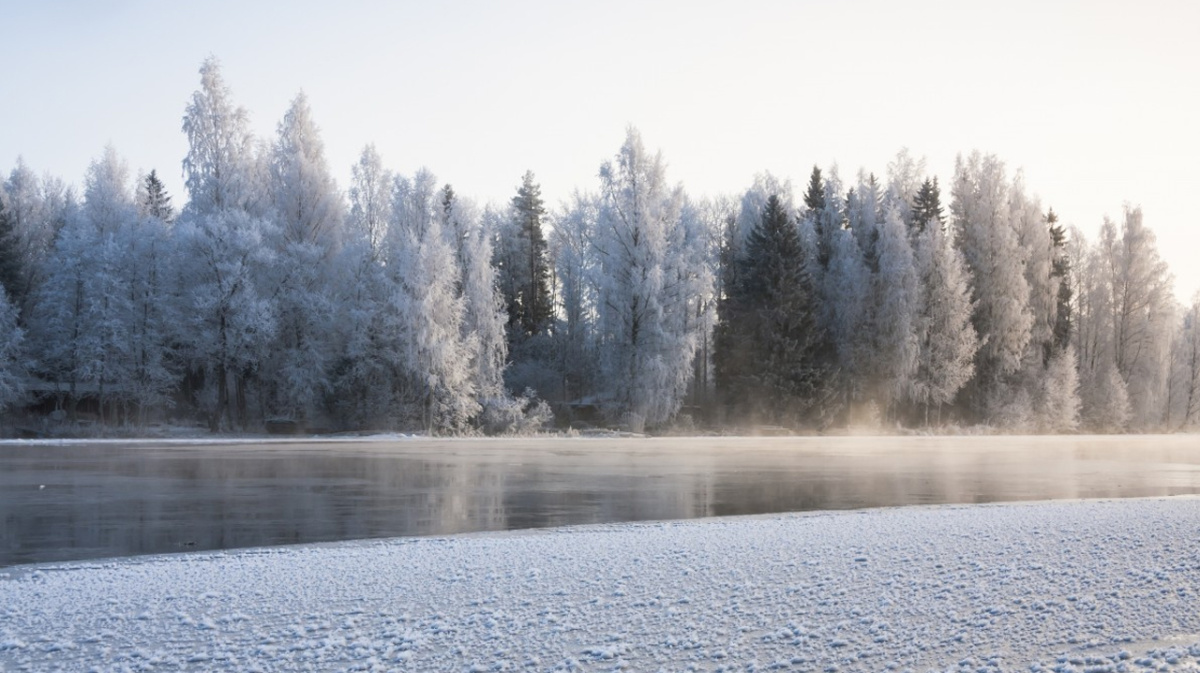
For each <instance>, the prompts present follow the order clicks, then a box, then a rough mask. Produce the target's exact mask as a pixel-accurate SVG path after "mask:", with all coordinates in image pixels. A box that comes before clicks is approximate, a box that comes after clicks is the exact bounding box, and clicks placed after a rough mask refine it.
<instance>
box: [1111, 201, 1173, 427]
mask: <svg viewBox="0 0 1200 673" xmlns="http://www.w3.org/2000/svg"><path fill="white" fill-rule="evenodd" d="M1099 246H1100V251H1101V256H1102V259H1103V263H1104V265H1105V267H1106V269H1107V270H1108V273H1107V280H1108V283H1109V292H1110V293H1111V300H1110V304H1109V305H1110V307H1111V310H1112V324H1111V329H1112V330H1113V338H1112V343H1113V357H1114V359H1115V363H1116V367H1117V371H1118V372H1120V374H1121V378H1122V379H1123V380H1124V381H1125V385H1126V387H1127V388H1128V390H1129V398H1130V402H1131V403H1132V405H1133V406H1132V409H1131V413H1132V416H1131V420H1132V422H1133V423H1134V424H1135V425H1136V426H1137V427H1139V428H1143V429H1148V428H1153V427H1157V426H1159V425H1160V424H1161V423H1162V422H1163V420H1164V418H1163V404H1164V402H1165V398H1166V379H1167V363H1168V351H1169V334H1170V329H1171V325H1172V323H1173V316H1174V307H1173V302H1172V297H1171V285H1172V282H1173V279H1172V277H1171V275H1170V272H1169V270H1168V269H1167V265H1166V263H1165V262H1163V261H1162V259H1161V258H1160V257H1159V255H1158V249H1157V246H1156V242H1155V237H1154V232H1152V231H1151V230H1150V229H1149V228H1147V227H1146V226H1145V224H1144V223H1143V222H1142V211H1141V209H1140V208H1126V210H1125V217H1124V220H1123V223H1122V226H1121V230H1120V233H1119V234H1118V233H1117V230H1116V226H1115V225H1113V223H1112V222H1106V223H1105V226H1104V227H1102V228H1101V233H1100V241H1099Z"/></svg>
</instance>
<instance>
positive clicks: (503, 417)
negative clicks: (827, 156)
mask: <svg viewBox="0 0 1200 673" xmlns="http://www.w3.org/2000/svg"><path fill="white" fill-rule="evenodd" d="M200 75H201V80H200V88H199V89H198V90H197V91H196V92H195V93H194V94H193V96H192V98H191V100H189V101H188V102H187V105H186V108H185V111H184V116H183V125H182V127H183V131H184V133H185V134H186V136H187V139H188V148H189V149H188V153H187V155H186V157H185V158H184V160H183V176H184V185H185V189H186V191H187V200H186V202H185V203H184V204H183V206H182V208H179V209H178V210H177V209H176V208H175V207H174V205H173V204H172V198H171V197H170V195H168V194H167V192H166V190H165V188H164V186H163V183H162V181H161V180H160V179H159V178H158V175H157V173H156V172H155V171H151V172H150V173H149V174H148V175H142V176H138V177H137V178H136V179H134V178H132V177H131V175H130V171H129V169H128V167H127V164H126V163H125V162H124V161H123V160H122V159H121V158H120V157H119V156H118V154H117V153H116V151H115V150H114V149H113V148H111V147H109V148H107V149H106V150H105V152H104V153H103V155H102V156H101V157H99V158H98V159H96V160H95V161H94V162H93V163H92V164H91V165H90V166H89V168H88V170H87V173H86V176H85V179H84V185H83V189H82V193H81V194H78V193H76V192H75V190H74V189H73V188H71V187H68V186H67V185H66V184H65V183H64V182H63V181H62V180H60V179H57V178H54V177H38V176H37V175H36V174H35V173H34V172H33V171H32V169H30V168H29V167H28V166H27V165H26V164H25V163H24V161H23V160H20V159H18V161H17V165H16V167H15V168H13V169H12V171H11V173H10V174H9V176H8V178H7V180H5V181H4V182H3V184H2V186H0V187H2V188H0V284H2V286H3V294H2V296H0V405H3V408H4V409H5V410H7V411H8V412H9V413H10V414H13V415H21V414H24V415H26V416H28V415H31V414H34V415H36V414H44V415H50V416H51V417H54V418H57V419H65V420H67V421H70V420H74V419H76V418H79V417H81V416H83V415H88V416H89V417H96V418H98V419H99V420H101V421H103V422H105V423H111V424H126V425H134V426H136V425H142V424H145V423H148V422H161V421H169V420H192V421H201V422H203V423H205V424H206V425H207V426H208V427H209V428H210V429H212V430H214V431H230V430H256V429H261V428H262V427H263V426H264V424H268V423H271V422H273V421H281V420H282V421H288V422H293V423H300V424H303V425H307V426H308V427H309V428H328V429H331V430H333V429H337V430H346V429H376V430H380V429H421V430H424V431H429V432H440V433H459V432H485V433H506V432H528V431H532V430H535V429H538V428H542V427H544V426H545V425H547V424H548V423H549V422H550V421H551V419H552V417H553V416H554V415H557V417H558V420H559V421H560V422H561V423H566V422H571V421H574V422H576V423H585V422H586V423H592V424H604V425H609V426H619V427H624V428H628V429H632V430H638V431H640V430H643V429H646V428H650V429H655V428H666V427H672V426H676V427H679V426H683V427H688V426H696V425H702V426H709V427H718V428H738V427H749V426H752V425H764V424H766V425H780V426H787V427H791V428H810V429H832V428H840V427H845V426H851V425H870V426H881V425H883V426H889V427H894V426H909V427H926V426H944V425H947V424H954V425H957V426H969V425H987V426H992V427H996V428H1000V429H1006V430H1014V431H1040V432H1072V431H1078V430H1093V431H1114V432H1115V431H1131V430H1137V431H1146V430H1176V429H1180V428H1187V427H1193V426H1194V425H1195V424H1196V422H1197V421H1198V420H1200V329H1198V328H1200V325H1198V324H1197V323H1198V319H1200V297H1198V298H1197V299H1195V300H1193V301H1192V303H1191V305H1190V306H1181V305H1179V304H1178V303H1177V302H1176V301H1175V299H1174V296H1173V294H1172V289H1171V288H1172V279H1171V276H1170V273H1169V270H1168V269H1167V266H1166V264H1165V263H1164V262H1163V261H1162V260H1161V258H1160V257H1159V254H1158V252H1157V249H1156V243H1155V239H1154V234H1153V232H1152V231H1151V230H1150V229H1149V228H1148V227H1147V226H1146V225H1145V224H1144V223H1143V221H1142V214H1141V211H1140V210H1139V209H1138V208H1132V207H1127V208H1126V209H1125V212H1124V213H1123V215H1122V217H1121V218H1120V220H1119V222H1113V221H1109V220H1106V221H1105V222H1104V224H1103V227H1102V228H1101V230H1100V235H1099V237H1098V238H1097V240H1095V241H1092V242H1089V241H1088V240H1086V238H1085V237H1084V235H1083V234H1082V232H1080V231H1079V230H1078V229H1075V228H1071V229H1068V228H1066V227H1064V226H1063V225H1062V224H1060V222H1059V219H1058V216H1057V215H1056V214H1055V213H1054V211H1053V210H1051V209H1045V208H1043V206H1042V204H1041V203H1040V202H1039V201H1038V199H1036V198H1035V197H1033V196H1031V195H1029V194H1028V193H1027V192H1026V190H1025V187H1024V185H1023V183H1022V180H1021V177H1020V175H1019V174H1017V175H1015V176H1010V175H1009V174H1008V171H1007V169H1006V167H1005V165H1004V163H1003V162H1002V161H1001V160H999V159H998V158H996V157H995V156H992V155H986V154H981V153H978V152H976V153H972V154H970V155H966V156H960V157H959V159H958V161H957V163H956V166H955V171H954V175H953V176H952V181H951V182H950V183H949V188H948V192H949V194H948V195H945V196H944V195H943V191H942V185H941V184H939V181H938V179H937V177H935V176H929V175H927V174H926V172H925V170H924V166H923V164H922V162H920V161H917V160H915V159H914V158H912V157H911V156H910V155H909V154H908V153H907V152H901V153H900V154H899V155H898V156H897V157H896V158H895V160H894V161H893V162H892V163H891V164H889V165H888V167H887V172H886V175H885V176H884V177H883V178H882V179H881V178H878V177H876V176H875V175H874V174H870V173H866V172H862V171H860V172H859V173H858V174H857V175H856V176H855V178H854V179H853V180H852V181H850V182H844V181H843V179H842V178H841V177H840V175H839V172H838V169H837V167H836V166H834V167H830V168H828V169H826V170H821V169H820V168H816V167H814V169H813V171H812V173H811V175H810V176H809V179H808V181H807V184H806V185H805V187H804V189H803V190H802V192H803V193H802V194H799V195H797V194H795V193H794V190H793V188H792V185H791V184H790V183H789V182H787V181H784V180H780V179H778V178H776V177H774V176H771V175H769V174H763V175H760V176H758V177H757V178H756V179H755V180H754V182H753V184H752V185H751V186H750V187H749V188H748V189H747V190H746V191H745V192H744V193H743V194H741V195H740V196H738V197H716V198H704V199H694V198H691V197H689V196H688V195H687V193H686V192H685V191H684V189H683V188H682V186H680V185H677V184H672V183H670V182H669V181H668V179H667V175H666V168H665V162H664V161H663V158H662V157H661V155H659V154H654V153H651V152H648V151H647V150H646V149H645V147H644V146H643V143H642V140H641V137H640V135H639V134H638V132H637V131H636V130H635V129H632V128H631V129H629V130H628V131H627V134H626V138H625V142H624V144H623V145H622V146H621V148H620V149H619V150H618V152H617V153H616V155H615V156H614V157H613V158H612V159H611V160H609V161H606V162H604V163H603V164H602V165H601V168H600V171H599V175H598V184H596V185H595V186H594V187H593V188H592V189H590V190H585V191H577V192H576V193H575V194H573V195H572V196H571V198H570V199H568V200H567V201H566V202H565V203H563V204H561V205H560V206H559V207H558V208H557V209H556V210H554V211H551V210H550V209H549V208H548V207H547V205H546V203H545V202H544V200H543V199H542V196H541V192H540V187H539V185H538V183H537V181H536V178H535V176H534V175H533V174H532V173H526V174H525V175H524V176H523V177H522V178H521V180H520V184H519V185H518V186H517V187H516V190H515V195H514V196H513V198H512V199H511V202H510V203H508V204H504V205H503V206H494V205H489V206H485V207H480V206H478V205H476V204H475V203H474V202H473V201H471V200H470V199H469V198H466V197H463V196H461V195H459V194H457V193H456V192H455V191H454V189H453V187H452V186H451V185H449V184H444V183H439V181H438V180H437V179H436V178H435V177H434V176H433V175H432V174H430V173H429V172H428V171H426V170H421V171H417V172H416V173H415V174H414V175H411V176H404V175H397V174H394V173H393V172H391V171H389V170H388V169H386V168H385V167H384V164H383V161H382V159H381V157H380V156H379V154H378V153H377V152H376V150H375V149H374V147H373V146H367V147H366V148H365V149H364V150H363V152H362V155H361V157H360V158H359V160H358V162H357V163H355V165H354V166H353V167H352V171H351V184H350V186H349V189H348V190H347V191H346V192H345V193H343V192H341V191H339V189H338V187H337V185H336V184H335V182H334V180H333V178H332V177H331V175H330V171H329V169H328V165H327V163H326V160H325V157H324V149H323V146H322V142H321V139H320V134H319V132H318V130H317V127H316V125H315V124H314V122H313V120H312V117H311V111H310V109H309V105H308V102H307V100H306V98H305V97H304V95H303V94H300V95H298V96H297V97H296V98H295V99H294V101H293V102H292V104H291V107H290V108H289V110H288V111H287V113H286V114H285V115H284V117H283V119H282V120H281V121H280V122H279V124H278V126H277V131H276V135H275V137H274V138H271V139H260V138H255V137H254V136H253V134H252V133H251V132H250V130H249V123H248V115H247V113H246V111H245V110H244V109H243V108H241V107H238V106H237V105H236V103H235V102H234V100H233V97H232V94H231V92H230V91H229V88H228V87H227V85H226V84H225V83H224V81H223V79H222V77H221V72H220V67H219V65H218V63H217V62H216V61H215V60H213V59H209V60H207V61H206V62H205V63H204V64H203V65H202V67H201V69H200ZM946 196H948V198H946ZM944 201H948V205H943V202H944ZM22 410H24V411H22Z"/></svg>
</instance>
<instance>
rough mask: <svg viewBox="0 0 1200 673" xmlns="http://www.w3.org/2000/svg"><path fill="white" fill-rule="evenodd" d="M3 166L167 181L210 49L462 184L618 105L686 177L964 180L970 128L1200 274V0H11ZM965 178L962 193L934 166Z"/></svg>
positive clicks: (596, 156) (578, 153)
mask: <svg viewBox="0 0 1200 673" xmlns="http://www.w3.org/2000/svg"><path fill="white" fill-rule="evenodd" d="M0 15H3V16H4V17H5V18H4V20H3V23H4V27H5V30H4V32H5V36H4V38H3V39H2V40H0V59H2V62H3V63H5V64H6V67H5V74H4V76H3V77H0V101H2V103H0V171H2V172H3V174H4V175H7V173H8V171H10V170H11V168H12V166H13V164H14V163H15V162H16V159H17V156H18V155H20V156H23V157H24V158H25V161H26V162H27V163H28V164H29V165H30V166H31V167H32V168H33V169H34V170H35V171H37V172H39V173H41V172H49V173H52V174H54V175H58V176H60V177H62V178H63V179H65V180H66V181H67V182H69V183H74V184H77V185H78V184H81V183H82V180H83V174H84V171H85V169H86V167H87V165H88V163H89V162H90V161H91V160H92V159H93V158H95V157H97V156H99V155H100V153H101V152H102V150H103V148H104V146H105V144H107V143H110V142H111V143H112V144H113V145H114V146H115V147H116V149H117V151H118V152H119V153H120V154H121V155H122V156H124V157H125V158H126V159H127V161H128V162H129V164H130V166H131V167H132V168H133V169H134V170H137V169H143V170H146V171H149V170H150V169H151V168H156V169H158V171H159V173H160V175H162V177H163V178H164V179H165V180H166V183H167V186H168V189H169V190H170V191H171V193H172V194H173V196H174V200H175V203H176V205H177V206H179V205H182V203H183V201H184V200H185V194H184V193H183V186H182V178H181V175H180V171H181V169H180V161H181V160H182V158H183V156H184V153H185V152H186V149H187V148H186V139H185V138H184V135H183V133H182V131H181V130H180V121H181V117H182V115H183V110H184V106H185V105H186V103H187V100H188V98H189V97H190V95H191V93H192V92H193V91H195V90H196V89H197V87H198V86H199V75H198V73H197V70H198V68H199V67H200V64H201V61H203V59H204V58H205V57H206V56H208V55H210V54H213V55H216V56H217V57H218V58H219V59H220V60H221V63H222V66H223V72H224V76H225V79H226V82H227V83H228V84H229V85H230V87H231V88H232V90H233V95H234V97H235V99H236V100H237V101H238V102H239V103H240V104H241V105H243V106H244V107H246V108H247V109H248V110H249V111H250V114H251V119H252V122H253V125H254V128H255V131H256V133H257V134H259V136H260V137H263V138H267V139H270V138H272V137H273V136H274V133H275V125H276V124H277V123H278V121H279V119H280V118H281V117H282V116H283V113H284V112H285V111H286V109H287V107H288V104H289V102H290V101H291V99H292V98H293V97H294V96H295V94H296V93H297V92H298V91H299V90H301V89H303V90H304V91H305V92H306V93H307V94H308V97H309V102H310V104H311V106H312V109H313V114H314V118H315V119H316V121H317V123H318V124H319V125H320V126H321V129H322V133H323V137H324V140H325V144H326V153H327V158H328V160H329V163H330V167H331V169H332V170H333V171H334V174H335V175H336V176H337V178H338V183H339V186H341V187H342V188H343V189H345V188H346V187H347V186H348V182H349V175H350V166H351V164H352V163H353V162H354V161H355V160H356V159H357V157H358V154H359V152H360V151H361V150H362V147H363V146H364V145H365V144H367V143H369V142H374V143H375V144H376V146H377V147H378V149H379V151H380V153H381V155H382V156H383V159H384V162H385V164H386V165H388V166H389V167H390V168H392V169H393V170H397V171H400V172H404V173H411V172H412V171H413V170H415V169H417V168H419V167H421V166H427V167H429V168H430V169H431V170H432V171H434V173H436V174H437V176H438V177H439V179H440V180H441V181H443V182H449V183H452V184H453V185H454V188H455V191H456V192H458V193H459V194H462V195H466V196H472V197H474V198H475V199H477V200H478V201H480V202H484V203H486V202H489V201H494V202H504V201H507V200H508V199H509V198H510V197H511V195H512V194H513V192H514V191H515V189H516V187H517V185H518V184H519V182H520V178H521V175H522V173H524V171H525V170H526V169H530V170H533V171H534V173H535V174H536V176H537V178H538V180H539V181H540V182H541V183H542V188H543V194H544V195H545V196H546V197H547V199H548V201H549V202H550V203H551V204H557V203H558V202H559V201H560V200H563V199H565V198H566V197H567V196H568V195H569V194H570V193H571V191H573V190H574V189H576V188H579V189H594V188H595V185H596V173H597V169H598V167H599V165H600V163H601V162H602V161H603V160H604V159H606V158H608V157H610V156H611V155H613V154H614V153H615V152H616V151H617V149H618V147H619V146H620V144H621V142H622V141H623V139H624V129H625V126H626V125H627V124H633V125H635V126H637V127H638V128H639V129H640V130H641V132H642V136H643V138H644V139H645V141H646V144H647V146H648V147H651V148H658V149H661V150H662V152H663V155H664V157H665V158H666V160H667V162H668V165H669V177H670V178H671V179H672V180H675V181H680V182H682V183H683V184H684V185H685V187H686V188H687V189H688V191H689V192H690V193H691V194H693V195H696V196H700V195H704V194H710V195H715V194H722V193H729V194H734V193H738V192H740V191H742V190H744V189H745V188H746V187H747V186H749V185H750V183H751V181H752V179H753V176H754V175H755V173H759V172H762V171H767V170H769V171H771V172H773V173H775V174H776V175H778V176H781V177H790V178H791V179H792V182H793V183H794V185H795V186H796V188H797V191H799V190H800V189H802V187H803V185H804V183H805V181H806V179H807V177H808V173H809V171H810V170H811V168H812V166H813V164H818V165H820V166H821V167H822V168H826V167H828V166H829V165H830V164H831V163H833V162H835V161H836V162H837V163H838V165H839V167H840V171H841V175H842V177H843V179H844V180H846V181H849V180H851V179H852V178H853V176H854V175H855V173H856V172H857V171H858V169H859V168H860V167H862V168H865V169H867V170H868V171H873V172H875V173H876V174H878V175H883V174H884V173H885V172H886V169H887V164H888V162H889V161H890V160H891V158H892V157H894V156H895V154H896V152H897V151H898V150H899V149H900V148H902V147H908V148H909V149H910V151H911V152H912V153H913V154H914V155H916V156H924V157H926V158H927V162H928V163H927V167H928V170H929V172H930V173H932V174H935V175H937V176H939V178H940V179H941V181H942V184H943V185H944V186H948V184H949V183H950V179H951V177H952V175H953V167H954V158H955V155H956V154H957V153H959V152H963V153H967V152H969V151H971V150H972V149H980V150H983V151H985V152H992V153H995V154H997V155H998V156H1000V157H1001V158H1002V159H1004V160H1005V161H1006V162H1007V164H1008V166H1009V168H1010V173H1011V172H1015V171H1016V170H1017V169H1023V171H1024V176H1025V184H1026V186H1027V189H1028V191H1030V192H1032V193H1035V194H1037V195H1040V196H1041V199H1042V203H1043V206H1053V207H1054V209H1055V210H1056V211H1058V212H1059V214H1060V216H1061V219H1062V220H1063V221H1064V222H1066V223H1068V224H1076V225H1078V226H1079V227H1080V228H1082V229H1083V230H1084V231H1085V232H1086V233H1087V234H1088V235H1089V236H1094V234H1095V232H1096V231H1097V230H1098V228H1099V225H1100V222H1101V221H1102V219H1103V217H1104V216H1105V214H1108V215H1109V216H1110V217H1112V218H1113V219H1118V220H1119V218H1120V216H1121V208H1122V205H1123V204H1124V203H1131V204H1134V205H1139V204H1140V205H1141V206H1142V207H1143V210H1144V212H1145V216H1146V222H1147V224H1149V225H1150V226H1151V227H1152V228H1153V229H1154V230H1155V231H1156V232H1157V235H1158V240H1159V247H1160V250H1161V252H1162V254H1163V256H1164V257H1165V258H1166V259H1167V261H1168V262H1169V264H1170V265H1171V269H1172V271H1173V272H1174V273H1175V275H1176V277H1177V294H1178V296H1179V298H1180V299H1189V298H1190V297H1191V296H1192V294H1193V292H1195V291H1197V290H1200V264H1198V263H1197V260H1196V253H1197V251H1200V233H1198V232H1200V226H1198V225H1200V222H1197V212H1198V211H1200V209H1198V208H1197V207H1196V205H1195V204H1193V203H1192V202H1191V200H1192V199H1193V198H1195V197H1196V192H1197V189H1198V188H1200V162H1198V161H1197V157H1200V131H1198V130H1197V124H1196V110H1197V104H1198V103H1200V76H1198V74H1197V64H1200V41H1198V40H1196V39H1195V37H1194V32H1195V30H1196V26H1200V3H1197V2H1193V1H1190V0H1180V1H1174V2H1172V1H1157V2H1154V1H1151V2H1143V3H1137V4H1136V5H1135V4H1133V3H1127V2H1109V1H1094V2H1085V1H1081V2H1053V1H1045V0H1042V1H1033V2H1030V1H1027V0H1017V1H1015V2H1014V1H1010V2H994V3H989V4H986V5H985V4H984V3H964V2H953V1H947V2H931V1H925V0H920V1H918V2H904V3H897V2H888V1H884V0H880V1H871V2H866V1H850V2H800V1H796V2H787V1H780V2H766V1H759V2H753V1H752V2H739V3H733V2H725V3H706V2H653V3H650V2H625V1H617V2H572V3H564V2H531V1H512V2H503V3H501V2H491V3H487V2H465V1H463V2H453V1H450V2H436V3H435V2H386V3H385V2H378V3H372V2H353V1H343V2H338V3H327V2H288V3H270V2H227V1H224V0H220V1H210V2H198V3H170V2H166V3H164V2H148V1H134V0H129V1H112V2H87V1H83V0H80V1H78V2H46V3H30V2H25V1H23V0H0ZM943 198H944V201H945V202H946V203H948V202H949V194H948V193H944V195H943Z"/></svg>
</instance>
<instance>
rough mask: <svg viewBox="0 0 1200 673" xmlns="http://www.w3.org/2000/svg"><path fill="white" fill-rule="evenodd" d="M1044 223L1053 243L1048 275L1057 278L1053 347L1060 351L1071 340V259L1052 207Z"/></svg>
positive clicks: (1063, 230)
mask: <svg viewBox="0 0 1200 673" xmlns="http://www.w3.org/2000/svg"><path fill="white" fill-rule="evenodd" d="M1046 224H1047V226H1049V227H1050V240H1051V242H1052V243H1053V244H1054V262H1053V267H1052V270H1051V273H1050V275H1051V276H1053V277H1054V278H1057V279H1058V298H1057V307H1056V311H1055V316H1054V347H1055V348H1056V349H1058V350H1060V351H1061V350H1062V349H1064V348H1065V347H1066V346H1067V344H1068V343H1070V341H1071V322H1072V318H1073V316H1072V315H1071V300H1072V298H1073V296H1074V293H1073V291H1072V290H1071V259H1070V257H1069V256H1068V255H1067V232H1066V229H1065V228H1064V227H1063V225H1061V224H1059V223H1058V213H1056V212H1054V209H1053V208H1051V209H1050V212H1048V213H1046ZM1047 361H1049V357H1048V356H1047Z"/></svg>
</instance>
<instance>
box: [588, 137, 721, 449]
mask: <svg viewBox="0 0 1200 673" xmlns="http://www.w3.org/2000/svg"><path fill="white" fill-rule="evenodd" d="M600 198H601V201H600V208H599V213H598V222H597V224H596V228H595V237H594V238H593V251H594V254H595V255H597V264H596V267H595V285H596V288H597V294H598V301H597V308H598V318H599V319H598V321H597V329H598V332H599V347H600V367H601V373H602V377H603V381H604V383H603V385H604V387H605V389H606V392H607V396H608V404H609V408H610V411H611V413H612V414H613V415H614V416H615V417H618V418H621V419H622V420H623V422H624V423H625V424H626V425H628V426H629V427H632V428H636V429H641V428H642V427H643V425H645V424H649V425H659V424H662V423H664V422H666V421H668V420H669V419H670V418H671V417H672V416H674V414H675V413H676V411H678V409H679V405H680V404H681V402H682V399H683V395H684V393H685V392H686V390H687V386H688V383H689V380H690V378H691V373H692V367H691V364H692V358H693V357H694V356H695V353H696V348H697V346H698V343H699V339H698V336H699V332H698V330H697V329H696V328H695V325H694V323H692V322H691V321H690V320H689V316H688V312H689V310H690V306H689V300H690V299H691V298H693V297H695V296H697V295H698V294H703V293H702V292H697V291H696V287H694V285H699V286H703V285H705V284H708V285H709V287H711V283H712V278H711V275H710V274H706V273H704V271H703V270H702V269H698V268H697V266H696V262H697V261H698V260H699V259H701V258H702V257H703V255H704V241H703V240H700V239H698V238H697V237H695V236H692V235H690V234H689V232H688V230H687V228H686V227H684V226H683V212H684V207H685V203H686V199H685V196H684V193H683V189H682V188H681V187H671V186H669V185H668V184H667V182H666V166H665V163H664V162H663V160H662V156H661V155H653V156H651V155H650V154H648V153H647V152H646V150H645V148H644V147H643V145H642V140H641V136H640V135H639V134H638V132H637V131H636V130H635V129H633V128H630V129H629V131H628V133H627V134H626V139H625V144H624V145H623V146H622V147H621V150H620V152H619V153H618V154H617V157H616V160H615V161H610V162H606V163H605V164H604V165H603V166H601V169H600Z"/></svg>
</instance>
